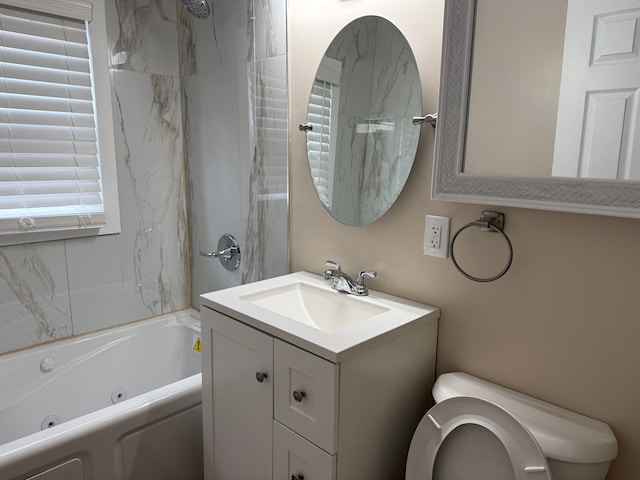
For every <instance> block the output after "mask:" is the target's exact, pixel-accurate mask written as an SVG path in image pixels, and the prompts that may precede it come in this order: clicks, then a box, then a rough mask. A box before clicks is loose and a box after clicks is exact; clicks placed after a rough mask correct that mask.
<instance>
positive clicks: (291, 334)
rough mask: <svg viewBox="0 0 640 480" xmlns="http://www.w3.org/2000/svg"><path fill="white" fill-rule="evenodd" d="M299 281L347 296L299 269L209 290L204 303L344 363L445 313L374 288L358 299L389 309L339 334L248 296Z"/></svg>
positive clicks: (317, 276) (201, 301)
mask: <svg viewBox="0 0 640 480" xmlns="http://www.w3.org/2000/svg"><path fill="white" fill-rule="evenodd" d="M296 282H300V283H306V284H309V285H312V286H313V287H315V288H321V289H323V290H326V291H327V292H329V293H330V294H332V295H346V294H344V293H340V292H337V291H335V290H332V289H331V287H330V286H329V284H328V283H327V282H326V281H325V280H324V279H323V278H322V277H321V276H319V275H315V274H312V273H308V272H296V273H290V274H288V275H283V276H280V277H275V278H270V279H267V280H262V281H259V282H254V283H248V284H246V285H240V286H237V287H231V288H227V289H224V290H218V291H216V292H211V293H205V294H203V295H201V296H200V304H201V305H202V306H204V307H207V308H210V309H212V310H215V311H217V312H219V313H222V314H224V315H227V316H229V317H232V318H235V319H236V320H239V321H241V322H242V323H245V324H247V325H249V326H251V327H254V328H256V329H258V330H261V331H263V332H265V333H268V334H270V335H272V336H274V337H277V338H280V339H281V340H284V341H285V342H288V343H291V344H293V345H296V346H298V347H300V348H302V349H304V350H307V351H309V352H311V353H314V354H315V355H318V356H320V357H322V358H324V359H326V360H329V361H330V362H334V363H339V362H342V361H344V360H346V359H347V358H350V357H352V356H353V355H356V354H357V353H358V352H360V351H361V350H363V349H365V348H367V347H369V346H371V345H374V344H377V343H379V342H382V341H385V340H388V339H390V338H393V337H394V336H395V335H397V334H399V333H401V332H402V333H404V332H406V331H407V330H409V329H412V328H415V327H418V326H420V325H423V324H424V322H434V321H437V320H438V318H439V317H440V309H439V308H437V307H432V306H429V305H423V304H421V303H417V302H412V301H410V300H406V299H403V298H400V297H396V296H393V295H387V294H385V293H381V292H377V291H375V290H369V295H368V296H363V297H357V296H352V297H353V298H354V299H356V300H357V301H361V302H365V303H370V304H373V305H379V306H383V307H385V308H386V309H388V310H387V311H385V312H383V313H380V314H377V315H374V316H372V317H370V318H368V319H366V320H363V321H361V322H359V323H356V324H353V325H349V326H346V327H344V328H341V329H339V330H336V331H334V332H325V331H322V330H319V329H316V328H314V327H312V326H309V325H305V324H303V323H300V322H298V321H296V320H292V319H290V318H287V317H285V316H282V315H279V314H277V313H274V312H272V311H270V310H267V309H265V308H263V307H260V306H258V305H255V304H253V303H250V302H249V301H247V300H244V299H243V298H242V297H246V296H247V295H251V294H256V293H259V292H264V291H266V290H270V289H273V288H278V287H283V286H287V285H289V284H292V283H296Z"/></svg>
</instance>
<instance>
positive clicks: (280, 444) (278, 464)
mask: <svg viewBox="0 0 640 480" xmlns="http://www.w3.org/2000/svg"><path fill="white" fill-rule="evenodd" d="M335 478H336V457H335V455H329V454H328V453H327V452H325V451H324V450H322V449H321V448H318V447H316V446H315V445H314V444H313V443H311V442H309V441H307V440H305V439H304V438H302V437H301V436H300V435H298V434H296V433H294V432H292V431H291V430H289V429H288V428H287V427H285V426H283V425H281V424H280V423H278V422H277V421H275V420H274V422H273V480H290V479H291V480H297V479H300V480H302V479H304V480H334V479H335Z"/></svg>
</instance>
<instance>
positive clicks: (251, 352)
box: [202, 308, 273, 480]
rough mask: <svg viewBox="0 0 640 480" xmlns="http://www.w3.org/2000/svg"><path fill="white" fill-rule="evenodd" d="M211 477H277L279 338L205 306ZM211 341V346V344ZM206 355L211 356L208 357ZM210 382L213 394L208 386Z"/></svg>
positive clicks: (229, 479) (205, 403) (207, 475)
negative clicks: (275, 419)
mask: <svg viewBox="0 0 640 480" xmlns="http://www.w3.org/2000/svg"><path fill="white" fill-rule="evenodd" d="M202 323H203V327H204V328H205V329H206V332H207V333H206V335H207V336H206V337H205V338H204V339H203V342H204V345H203V346H204V351H203V354H204V355H203V379H204V377H205V376H208V375H210V379H207V381H203V397H206V396H207V395H210V396H211V402H210V403H209V402H208V401H205V400H204V398H203V410H205V411H204V412H203V421H204V422H205V423H204V425H205V430H206V429H210V431H211V432H212V435H210V436H209V438H208V435H207V434H205V478H206V479H207V480H213V479H215V480H236V479H240V478H241V479H243V480H253V479H255V480H265V479H267V480H268V479H270V478H271V476H272V456H273V455H272V449H271V440H272V426H273V383H272V380H273V339H272V338H271V337H270V336H268V335H265V334H264V333H261V332H259V331H258V330H255V329H253V328H251V327H248V326H246V325H244V324H242V323H240V322H237V321H235V320H233V319H231V318H229V317H227V316H225V315H222V314H219V313H217V312H214V311H212V310H209V309H207V308H203V312H202ZM207 343H208V344H207ZM205 352H206V353H205ZM207 384H210V386H211V387H210V388H208V390H209V391H205V390H204V388H205V385H207Z"/></svg>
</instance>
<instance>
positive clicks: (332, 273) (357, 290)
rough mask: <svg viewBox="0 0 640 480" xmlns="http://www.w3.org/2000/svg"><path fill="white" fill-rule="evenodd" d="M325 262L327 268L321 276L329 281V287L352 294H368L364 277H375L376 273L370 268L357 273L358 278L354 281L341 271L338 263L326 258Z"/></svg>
mask: <svg viewBox="0 0 640 480" xmlns="http://www.w3.org/2000/svg"><path fill="white" fill-rule="evenodd" d="M325 264H326V266H327V267H329V269H328V270H325V271H324V272H323V274H322V278H324V279H325V280H327V281H328V282H331V288H333V289H334V290H337V291H339V292H344V293H350V294H352V295H360V296H364V295H369V289H368V288H367V286H366V285H365V284H364V277H371V278H375V277H376V276H377V275H378V274H377V273H376V272H374V271H372V270H362V271H361V272H360V274H359V275H358V279H357V280H356V281H355V282H354V281H353V279H352V278H351V277H350V276H349V275H347V274H346V273H344V272H343V271H342V269H341V268H340V265H339V264H337V263H336V262H333V261H331V260H327V261H326V262H325Z"/></svg>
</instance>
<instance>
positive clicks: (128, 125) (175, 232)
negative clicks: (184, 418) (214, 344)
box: [0, 0, 191, 353]
mask: <svg viewBox="0 0 640 480" xmlns="http://www.w3.org/2000/svg"><path fill="white" fill-rule="evenodd" d="M177 3H180V2H176V0H107V2H106V5H107V25H108V39H109V47H110V53H111V65H110V67H111V69H110V74H111V89H112V102H113V110H114V123H115V135H116V153H117V169H118V184H119V185H118V187H119V195H120V209H121V222H122V223H121V225H122V233H121V234H119V235H109V236H103V237H98V238H83V239H73V240H66V241H57V242H43V243H36V244H30V245H17V246H10V247H2V248H0V353H4V352H8V351H12V350H16V349H20V348H24V347H27V346H31V345H35V344H39V343H42V342H47V341H50V340H54V339H59V338H63V337H66V336H70V335H76V334H80V333H85V332H88V331H92V330H96V329H100V328H105V327H109V326H112V325H116V324H121V323H125V322H130V321H134V320H138V319H142V318H147V317H151V316H154V315H158V314H162V313H167V312H171V311H175V310H180V309H183V308H186V307H188V306H189V305H190V303H191V302H190V290H189V276H188V229H187V214H186V195H185V178H184V173H183V172H184V159H183V133H182V107H181V95H180V76H179V75H180V68H179V61H178V41H177V18H178V11H179V10H178V6H177ZM180 9H181V6H180Z"/></svg>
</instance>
